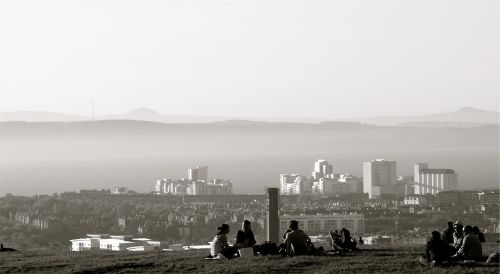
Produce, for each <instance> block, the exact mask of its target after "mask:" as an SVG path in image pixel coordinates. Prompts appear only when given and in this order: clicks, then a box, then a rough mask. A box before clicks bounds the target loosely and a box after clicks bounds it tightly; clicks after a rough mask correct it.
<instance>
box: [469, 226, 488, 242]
mask: <svg viewBox="0 0 500 274" xmlns="http://www.w3.org/2000/svg"><path fill="white" fill-rule="evenodd" d="M472 231H473V232H474V235H476V236H477V238H478V239H479V241H480V242H481V243H484V242H486V238H485V237H484V234H483V232H482V231H481V229H479V227H478V226H473V227H472Z"/></svg>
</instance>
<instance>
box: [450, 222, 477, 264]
mask: <svg viewBox="0 0 500 274" xmlns="http://www.w3.org/2000/svg"><path fill="white" fill-rule="evenodd" d="M463 231H464V237H463V240H462V244H461V245H460V248H459V249H458V251H457V253H456V254H455V255H453V256H452V258H453V259H455V260H475V261H477V260H481V259H482V258H483V247H482V246H481V242H480V241H479V239H478V238H477V236H476V235H474V231H473V229H472V226H470V225H466V226H465V227H464V230H463Z"/></svg>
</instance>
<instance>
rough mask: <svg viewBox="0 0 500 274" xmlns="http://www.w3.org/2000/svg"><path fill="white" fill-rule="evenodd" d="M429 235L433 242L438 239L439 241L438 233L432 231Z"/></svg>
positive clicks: (439, 235)
mask: <svg viewBox="0 0 500 274" xmlns="http://www.w3.org/2000/svg"><path fill="white" fill-rule="evenodd" d="M431 235H432V239H433V240H439V239H441V234H440V233H439V231H435V230H434V231H432V233H431Z"/></svg>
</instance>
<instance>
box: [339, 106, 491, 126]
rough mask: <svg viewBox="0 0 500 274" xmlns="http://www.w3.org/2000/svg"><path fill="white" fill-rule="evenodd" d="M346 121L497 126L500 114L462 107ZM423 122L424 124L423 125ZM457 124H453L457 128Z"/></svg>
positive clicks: (380, 123)
mask: <svg viewBox="0 0 500 274" xmlns="http://www.w3.org/2000/svg"><path fill="white" fill-rule="evenodd" d="M347 121H356V122H361V123H367V124H373V125H381V126H396V125H405V124H406V126H408V125H411V124H410V123H415V122H422V123H421V124H420V126H423V125H426V124H427V125H428V126H431V127H436V126H437V125H439V124H438V123H437V122H455V123H464V124H463V125H466V124H469V125H471V124H470V123H478V124H499V123H500V113H499V112H497V111H488V110H481V109H477V108H471V107H464V108H461V109H459V110H457V111H455V112H450V113H438V114H430V115H421V116H377V117H363V118H354V119H348V120H347ZM423 122H425V123H423ZM432 123H433V124H432ZM442 125H444V126H449V125H450V124H448V125H447V124H446V123H444V124H442ZM457 125H458V124H455V126H457Z"/></svg>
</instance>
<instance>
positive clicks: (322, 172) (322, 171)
mask: <svg viewBox="0 0 500 274" xmlns="http://www.w3.org/2000/svg"><path fill="white" fill-rule="evenodd" d="M332 173H333V167H332V165H330V164H328V161H327V160H317V161H316V162H315V163H314V170H313V172H312V177H313V179H314V180H315V181H317V180H319V179H320V178H324V177H326V175H329V174H332Z"/></svg>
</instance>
